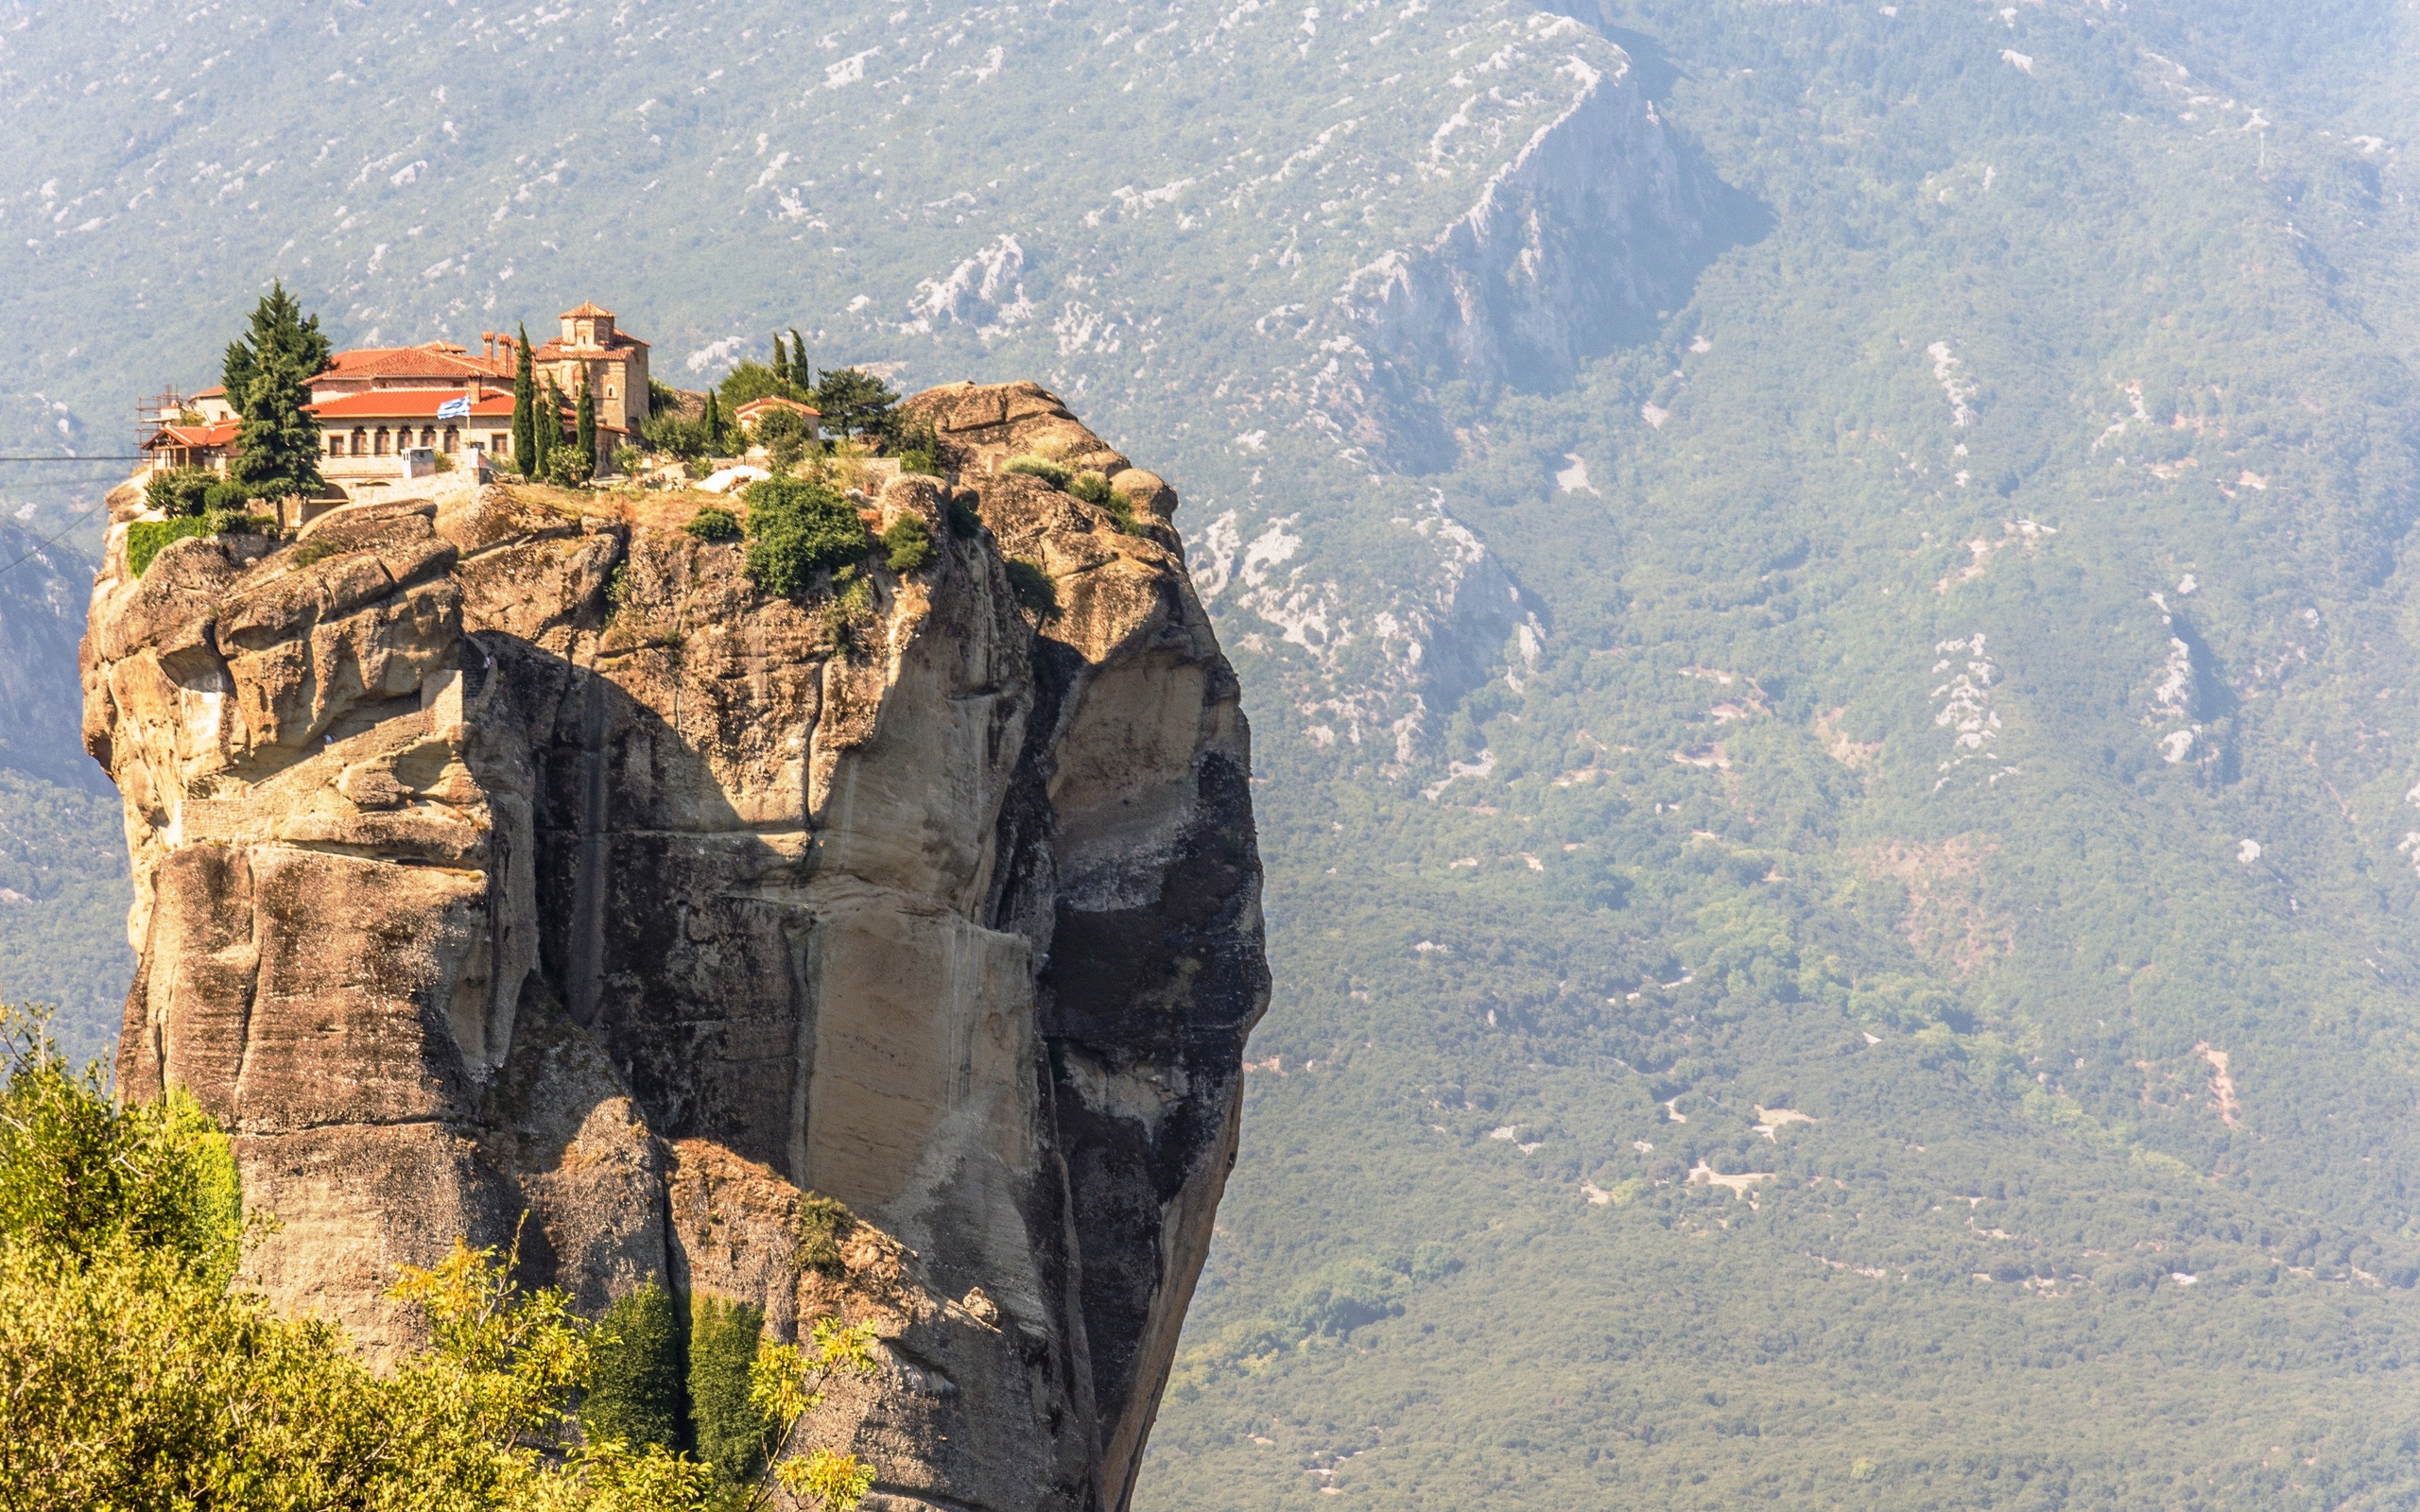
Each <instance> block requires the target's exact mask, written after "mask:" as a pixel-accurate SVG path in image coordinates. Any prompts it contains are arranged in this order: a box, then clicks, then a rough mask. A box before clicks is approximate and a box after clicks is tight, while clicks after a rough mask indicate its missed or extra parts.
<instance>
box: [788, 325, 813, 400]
mask: <svg viewBox="0 0 2420 1512" xmlns="http://www.w3.org/2000/svg"><path fill="white" fill-rule="evenodd" d="M790 387H792V388H793V389H795V390H797V392H795V393H793V394H791V395H790V397H791V398H792V399H811V398H813V397H814V389H815V369H812V368H810V367H808V366H807V365H806V337H804V336H803V335H799V334H798V327H796V326H792V327H790Z"/></svg>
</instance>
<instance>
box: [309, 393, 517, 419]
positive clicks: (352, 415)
mask: <svg viewBox="0 0 2420 1512" xmlns="http://www.w3.org/2000/svg"><path fill="white" fill-rule="evenodd" d="M461 397H462V396H461V394H460V393H459V392H458V391H454V390H449V389H444V388H372V389H371V390H370V391H369V392H367V393H361V394H338V395H337V397H336V398H334V399H323V400H320V402H319V403H318V404H305V405H303V406H302V407H303V408H304V409H307V410H309V411H310V412H311V413H312V414H314V415H316V416H318V417H319V418H320V423H321V424H325V423H327V422H328V421H337V420H411V421H434V420H436V419H437V411H438V407H439V406H440V405H441V404H451V403H452V402H453V401H455V400H457V399H459V398H461ZM511 414H512V396H511V395H510V394H490V395H489V396H488V397H486V398H485V399H482V400H479V401H478V402H477V403H475V404H472V406H471V418H472V419H474V420H493V419H496V418H499V417H502V418H508V419H509V418H510V416H511Z"/></svg>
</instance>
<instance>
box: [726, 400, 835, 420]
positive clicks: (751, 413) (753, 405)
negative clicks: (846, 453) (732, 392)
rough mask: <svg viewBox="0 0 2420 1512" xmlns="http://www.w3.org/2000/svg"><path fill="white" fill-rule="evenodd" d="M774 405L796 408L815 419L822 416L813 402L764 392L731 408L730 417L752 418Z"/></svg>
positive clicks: (739, 418) (737, 418)
mask: <svg viewBox="0 0 2420 1512" xmlns="http://www.w3.org/2000/svg"><path fill="white" fill-rule="evenodd" d="M776 405H779V406H780V407H781V408H784V409H794V410H797V411H798V412H799V413H800V414H802V415H812V416H814V417H815V418H816V419H817V420H821V419H822V418H823V411H821V410H820V409H818V408H816V407H815V406H814V405H813V404H800V403H799V402H798V401H797V400H795V399H786V398H784V397H783V396H781V395H780V394H766V395H764V396H763V397H761V398H757V399H752V400H750V401H749V402H748V403H746V404H742V405H740V406H739V407H738V408H737V409H735V410H733V411H732V412H731V418H732V419H734V420H750V419H753V418H754V417H755V416H758V415H761V414H763V413H764V412H765V411H767V410H769V409H771V408H773V407H774V406H776Z"/></svg>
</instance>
